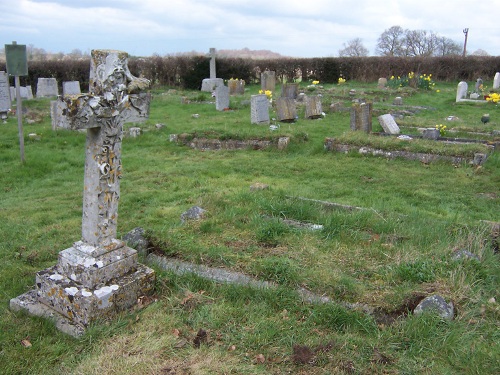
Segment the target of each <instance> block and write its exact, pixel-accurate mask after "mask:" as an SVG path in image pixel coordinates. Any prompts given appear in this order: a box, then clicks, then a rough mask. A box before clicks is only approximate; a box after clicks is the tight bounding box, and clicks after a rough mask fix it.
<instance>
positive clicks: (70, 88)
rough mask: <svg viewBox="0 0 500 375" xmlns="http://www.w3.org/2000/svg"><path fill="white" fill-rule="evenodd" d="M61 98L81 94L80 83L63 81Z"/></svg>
mask: <svg viewBox="0 0 500 375" xmlns="http://www.w3.org/2000/svg"><path fill="white" fill-rule="evenodd" d="M62 92H63V96H68V95H79V94H81V93H82V91H81V90H80V82H79V81H65V82H63V85H62Z"/></svg>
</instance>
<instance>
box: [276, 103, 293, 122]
mask: <svg viewBox="0 0 500 375" xmlns="http://www.w3.org/2000/svg"><path fill="white" fill-rule="evenodd" d="M276 118H277V120H278V121H280V122H293V121H295V120H296V119H297V108H296V106H295V100H293V99H291V98H284V97H282V98H278V99H276Z"/></svg>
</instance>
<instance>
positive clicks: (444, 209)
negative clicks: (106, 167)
mask: <svg viewBox="0 0 500 375" xmlns="http://www.w3.org/2000/svg"><path fill="white" fill-rule="evenodd" d="M353 88H354V89H356V96H357V97H360V98H363V99H367V100H374V115H376V114H383V113H387V112H390V111H395V110H399V108H397V109H396V108H394V107H395V106H392V104H391V102H392V99H393V98H394V97H395V96H403V100H404V106H403V107H404V108H405V109H412V110H413V109H414V108H415V107H424V108H421V109H419V110H418V111H416V112H415V113H414V114H412V115H409V114H408V115H405V116H404V117H403V118H402V119H401V120H398V123H400V125H401V127H402V129H403V131H404V129H405V127H408V128H411V129H414V128H416V127H434V126H435V125H436V124H439V123H443V122H444V119H445V118H446V117H447V116H450V115H455V116H457V117H458V118H459V120H456V121H450V122H447V123H446V124H447V125H448V127H449V128H450V129H451V130H457V131H460V132H461V133H459V134H461V135H463V136H467V134H468V132H476V133H477V132H482V133H484V134H485V135H484V136H480V138H481V137H488V138H487V139H489V140H494V139H495V138H494V137H492V136H491V135H488V134H486V133H488V132H491V131H493V130H499V128H500V124H499V120H498V108H496V107H495V106H494V105H491V104H483V105H478V104H474V105H469V104H462V103H461V104H455V102H454V98H455V90H456V85H455V84H442V83H438V84H437V86H436V88H439V89H440V92H439V93H437V92H435V91H433V92H428V91H426V92H421V91H418V90H414V89H411V88H403V89H401V90H390V89H378V88H377V87H376V86H375V85H363V84H360V83H355V82H347V83H346V84H345V85H331V86H325V87H323V88H317V89H316V90H315V91H314V93H315V94H317V93H320V94H322V95H323V96H322V101H323V106H324V108H325V109H327V108H328V106H329V104H331V103H332V102H336V101H342V102H343V103H344V105H345V106H346V107H347V108H349V106H350V102H351V100H352V97H351V96H350V95H349V90H350V89H353ZM258 89H259V88H258V87H256V86H250V87H248V88H247V91H246V93H245V95H243V96H241V97H232V98H231V108H232V109H233V111H230V112H217V111H215V108H214V107H215V105H214V104H213V103H211V100H213V99H212V98H211V96H210V94H209V93H200V92H190V91H186V92H182V91H168V88H157V89H155V92H154V99H153V102H152V108H151V116H150V119H149V120H148V121H147V122H146V123H145V124H142V125H140V126H141V127H142V128H143V130H145V131H144V132H143V134H142V135H141V136H140V137H138V138H128V137H125V138H124V141H123V152H122V155H123V176H124V178H123V180H122V183H121V199H120V209H119V213H120V217H119V235H120V236H121V235H123V234H124V233H126V232H128V231H129V230H131V229H132V228H134V227H137V226H141V227H143V228H145V229H146V230H147V232H148V236H149V238H150V240H151V242H152V243H153V244H154V246H155V249H156V250H157V251H158V252H163V253H164V254H165V255H166V256H173V257H176V258H179V259H182V260H185V261H191V262H195V263H200V264H205V265H209V266H216V267H224V268H227V269H231V270H234V271H240V272H244V273H246V274H248V275H251V276H254V277H256V278H258V279H260V280H265V281H271V282H273V283H274V284H275V285H276V287H275V288H271V289H262V290H261V289H255V288H251V287H244V286H234V285H219V284H215V283H213V282H210V281H207V280H203V279H201V278H199V277H196V276H193V275H185V276H178V275H175V274H172V273H168V272H164V271H162V270H160V269H156V271H157V288H156V296H155V298H156V301H155V302H152V303H151V304H150V305H149V306H148V307H147V308H145V309H143V310H140V311H134V312H131V313H124V314H122V315H121V316H120V317H119V318H117V319H116V320H113V321H112V322H99V323H97V324H95V325H93V326H92V327H91V328H90V329H89V330H88V331H87V333H86V334H85V335H84V336H83V337H81V338H79V339H73V338H71V337H68V336H66V335H64V334H62V333H60V332H59V331H57V330H56V329H55V328H54V327H53V325H52V324H51V323H50V322H49V321H47V320H44V319H40V318H34V317H30V316H27V315H25V314H24V313H18V312H12V311H10V310H9V308H8V303H9V300H10V299H11V298H13V297H16V296H17V295H19V294H22V293H24V292H25V291H27V290H29V289H30V288H31V287H32V285H33V284H34V275H35V272H37V271H39V270H41V269H44V268H46V267H49V266H51V265H53V264H55V263H56V262H57V255H58V253H59V252H60V251H61V250H63V249H65V248H67V247H69V246H71V244H72V243H73V242H74V241H77V240H78V239H80V233H81V205H82V189H83V186H82V185H83V164H84V143H85V134H84V133H79V132H69V131H64V130H59V131H57V132H53V131H52V130H51V125H50V117H49V110H48V109H49V101H48V100H41V99H36V100H33V101H26V102H25V103H24V106H25V107H26V108H27V109H28V115H27V116H28V117H29V118H32V119H34V121H35V122H34V123H32V124H25V134H28V133H37V134H38V135H41V138H40V140H31V139H30V138H28V137H27V136H25V143H26V163H25V164H24V165H22V164H20V161H19V160H20V159H19V149H18V138H17V121H16V119H15V118H9V119H8V121H7V123H6V124H3V125H1V126H2V133H1V136H0V175H1V179H2V180H1V181H2V184H1V186H0V222H1V228H2V229H1V231H0V261H1V262H2V272H1V273H0V286H1V288H0V290H1V292H0V293H1V296H2V298H1V299H2V307H1V310H0V313H1V314H2V319H0V336H1V339H0V366H1V368H2V371H3V373H6V374H18V373H23V374H59V373H70V374H71V373H72V374H98V373H99V374H103V373H110V374H112V373H116V374H153V373H158V374H159V373H194V374H204V373H262V374H264V373H297V374H300V373H303V374H331V373H408V374H412V373H429V374H431V373H470V374H478V373H481V374H488V373H491V374H493V373H495V371H497V369H498V368H499V367H500V360H499V357H498V354H497V353H496V346H497V343H498V341H499V339H500V335H499V332H500V331H499V329H498V328H499V327H498V321H499V318H500V308H499V304H498V302H495V301H493V300H492V298H494V299H495V300H496V301H499V300H500V296H499V294H498V283H499V281H500V280H499V279H500V263H499V255H498V254H494V252H493V249H492V247H491V243H490V241H489V238H490V232H489V227H488V225H487V224H485V223H484V221H499V216H498V212H499V211H500V210H499V197H500V194H499V190H498V186H500V172H499V171H500V159H499V157H498V153H493V154H492V155H491V156H490V157H489V159H488V160H487V162H486V163H485V164H484V165H483V166H482V167H479V168H478V167H473V166H470V165H467V164H462V165H456V166H453V165H451V164H448V163H444V162H436V163H431V164H428V165H423V164H421V163H419V162H415V161H407V160H386V159H379V158H376V157H369V156H361V155H355V154H338V153H332V152H325V151H324V149H323V142H324V139H325V138H326V137H338V138H344V139H346V140H350V141H351V142H357V143H359V144H360V145H367V144H370V142H387V143H388V144H389V145H390V147H394V148H395V147H398V148H399V147H407V144H406V143H404V142H403V143H401V142H400V141H394V139H391V138H388V137H377V138H375V137H368V136H367V135H364V134H352V133H351V132H350V131H349V112H348V111H344V112H335V113H327V115H326V116H325V118H323V119H320V120H306V119H304V118H303V112H302V111H303V109H302V107H300V106H299V119H298V121H297V122H296V123H293V124H281V126H280V128H279V130H277V131H271V130H270V129H269V128H268V127H267V126H259V125H251V124H250V106H249V104H248V101H249V98H250V95H251V94H256V93H257V91H258ZM306 93H309V92H307V91H306ZM309 94H310V93H309ZM181 97H187V98H189V100H190V103H189V104H182V103H181ZM325 112H328V111H325ZM483 112H486V113H487V112H489V113H490V117H491V121H490V123H488V124H487V125H483V124H482V123H481V122H480V121H479V118H480V117H481V115H482V113H483ZM193 114H198V115H199V116H198V117H193V116H192V115H193ZM158 123H162V124H164V125H165V127H163V128H161V129H157V128H156V126H155V125H156V124H158ZM376 123H377V121H376V117H374V128H376V127H377V126H378V125H376ZM128 126H130V125H127V128H128ZM374 130H377V129H374ZM378 130H379V131H380V129H378ZM181 133H188V134H209V135H210V136H213V137H215V136H217V137H229V138H231V137H239V138H242V139H247V138H260V139H263V138H269V137H277V136H280V135H289V136H292V138H293V139H294V140H295V141H294V142H292V144H291V145H290V146H289V147H288V148H287V149H285V150H282V151H280V150H277V149H276V148H269V149H266V150H259V151H256V150H241V151H205V152H201V151H196V150H192V149H190V148H189V147H187V146H183V145H179V144H176V143H173V142H170V141H169V135H170V134H181ZM475 137H476V138H477V137H478V136H477V135H476V136H475ZM421 145H423V146H419V147H422V148H423V149H425V150H431V149H432V150H433V151H436V150H437V151H438V152H440V153H447V152H448V151H447V150H446V149H445V148H444V147H442V146H439V147H438V148H436V147H434V146H436V144H435V143H432V142H431V141H426V142H422V143H421ZM455 147H457V150H458V151H453V152H467V153H469V152H472V151H471V150H470V149H469V148H468V147H469V146H462V145H460V146H455ZM474 147H476V146H474ZM446 148H448V146H446ZM256 182H261V183H265V184H268V185H269V188H268V189H266V190H260V191H259V190H257V191H250V186H251V185H252V184H254V183H256ZM304 198H305V199H304ZM325 201H328V202H333V203H338V204H341V205H349V206H356V207H359V208H361V209H355V208H353V209H351V210H348V209H345V208H344V209H343V208H340V207H339V206H334V205H328V204H324V203H322V202H325ZM194 205H198V206H201V207H202V208H204V209H205V210H206V211H207V215H206V216H205V218H204V219H203V220H202V221H195V222H187V223H185V224H182V223H181V221H180V215H181V213H182V212H184V211H186V210H187V209H189V208H190V207H192V206H194ZM289 220H293V221H296V222H301V223H308V224H317V225H321V226H322V227H321V229H319V230H315V231H311V230H308V229H306V227H293V226H290V225H289V224H288V223H289ZM457 249H467V250H468V251H470V252H472V253H474V254H476V255H478V256H479V258H480V260H479V261H476V260H459V261H456V260H453V259H452V257H451V255H452V253H453V252H454V251H455V250H457ZM299 288H305V289H308V290H310V291H311V292H313V293H315V294H317V295H324V296H327V297H329V298H330V299H332V300H334V301H335V303H333V304H313V303H306V302H304V301H303V300H302V299H301V298H300V296H299V295H298V293H297V290H298V289H299ZM433 293H440V294H442V295H443V296H444V297H445V298H447V299H448V300H450V301H453V303H454V304H455V306H456V307H457V315H456V317H455V319H454V320H453V321H451V322H445V321H442V320H440V319H437V318H435V317H433V316H420V317H415V316H412V315H411V314H410V315H405V317H404V318H401V319H399V320H397V321H395V322H393V323H392V324H386V323H381V322H380V321H377V320H376V319H375V318H374V317H372V316H371V315H368V314H365V313H364V312H362V311H358V310H349V309H347V308H345V307H344V306H345V305H346V304H349V303H350V304H353V303H359V304H363V305H368V306H371V307H373V308H377V309H380V310H381V311H387V312H391V311H396V310H398V309H402V308H403V307H404V306H406V305H407V303H408V301H409V300H410V299H412V298H414V296H415V295H428V294H433ZM405 314H407V312H406V313H405ZM200 329H201V330H203V331H205V332H206V333H207V335H206V336H203V335H201V334H200ZM23 339H27V340H28V341H29V342H30V343H31V345H32V346H31V347H24V346H23V345H22V344H21V340H23ZM196 340H198V341H197V342H198V343H201V345H199V348H198V347H196V346H197V345H195V341H196Z"/></svg>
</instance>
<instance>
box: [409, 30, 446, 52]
mask: <svg viewBox="0 0 500 375" xmlns="http://www.w3.org/2000/svg"><path fill="white" fill-rule="evenodd" d="M437 40H438V36H437V35H436V34H434V33H433V32H431V33H429V34H428V33H427V31H425V30H405V37H404V42H403V44H404V50H405V55H406V56H432V55H433V54H434V52H435V50H436V46H437Z"/></svg>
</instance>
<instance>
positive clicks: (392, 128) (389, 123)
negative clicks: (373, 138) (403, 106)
mask: <svg viewBox="0 0 500 375" xmlns="http://www.w3.org/2000/svg"><path fill="white" fill-rule="evenodd" d="M378 121H379V122H380V125H382V128H383V129H384V132H386V133H388V134H399V126H398V124H396V121H394V117H392V115H391V114H386V115H382V116H379V117H378Z"/></svg>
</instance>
